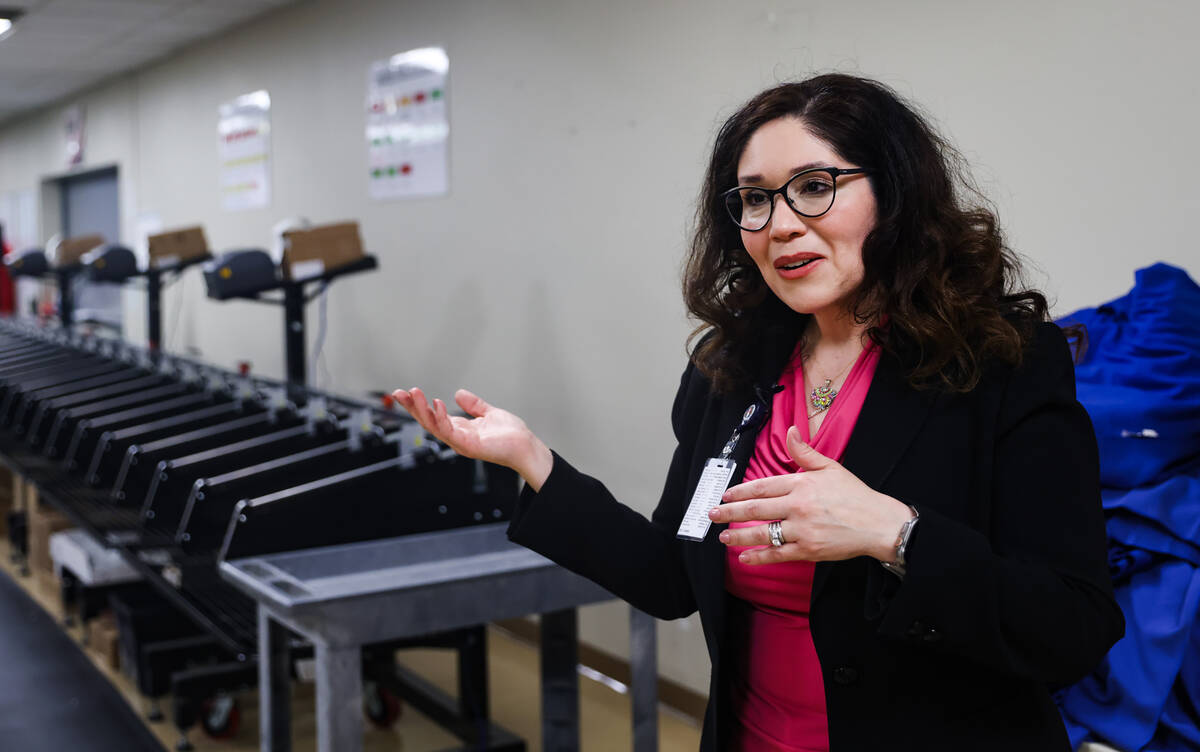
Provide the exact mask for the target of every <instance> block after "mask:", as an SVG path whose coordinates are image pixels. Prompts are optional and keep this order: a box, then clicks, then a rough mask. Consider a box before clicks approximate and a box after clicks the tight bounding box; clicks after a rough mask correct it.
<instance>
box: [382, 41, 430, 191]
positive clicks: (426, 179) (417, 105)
mask: <svg viewBox="0 0 1200 752" xmlns="http://www.w3.org/2000/svg"><path fill="white" fill-rule="evenodd" d="M449 69H450V59H449V58H448V57H447V56H446V51H445V50H443V49H442V48H440V47H424V48H421V49H417V50H409V51H408V52H403V53H400V54H399V55H393V56H392V57H391V58H389V59H387V60H380V61H378V62H376V63H373V64H372V65H371V66H370V68H369V70H368V72H367V131H366V136H367V174H368V182H367V186H368V188H367V192H368V194H369V195H370V197H371V198H374V199H396V198H410V197H414V196H442V195H445V194H446V192H447V191H448V190H449V177H448V174H449V165H448V159H447V145H448V142H449V138H450V123H449V120H448V119H447V116H446V94H447V92H446V75H447V73H448V72H449Z"/></svg>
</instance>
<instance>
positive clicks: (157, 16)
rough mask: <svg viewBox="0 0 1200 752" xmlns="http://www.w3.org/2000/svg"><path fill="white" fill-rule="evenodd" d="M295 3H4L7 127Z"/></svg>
mask: <svg viewBox="0 0 1200 752" xmlns="http://www.w3.org/2000/svg"><path fill="white" fill-rule="evenodd" d="M291 2H293V0H0V8H2V9H4V10H10V9H17V10H20V11H23V12H24V15H23V16H21V18H20V19H19V20H18V21H17V22H16V24H15V26H14V27H13V29H12V31H11V33H10V34H9V35H8V36H7V37H5V38H3V39H0V123H3V122H4V121H6V120H10V119H12V118H13V117H15V116H17V115H20V114H21V113H23V112H27V111H29V110H33V109H35V108H38V107H41V106H43V105H47V104H50V103H51V102H54V101H55V100H58V99H61V98H63V97H65V96H67V95H69V94H72V93H74V92H77V91H80V90H81V89H85V88H87V87H89V86H91V85H92V84H95V83H97V82H99V81H102V80H103V79H106V78H109V77H110V76H114V75H116V74H118V73H122V72H125V71H129V70H133V69H135V68H139V67H141V66H143V65H145V64H147V63H149V62H151V61H153V60H156V59H158V58H161V57H163V56H165V55H167V54H169V53H171V52H173V51H175V50H178V49H179V48H181V47H185V46H187V45H189V44H192V43H193V42H196V41H198V40H200V39H203V38H205V37H210V36H213V35H215V34H217V33H219V32H222V31H226V30H228V29H231V28H233V27H235V26H238V25H240V24H243V23H245V22H247V21H249V20H250V19H252V18H254V17H256V16H259V15H262V14H263V13H266V12H268V11H271V10H273V9H275V8H277V7H279V6H282V5H287V4H289V3H291Z"/></svg>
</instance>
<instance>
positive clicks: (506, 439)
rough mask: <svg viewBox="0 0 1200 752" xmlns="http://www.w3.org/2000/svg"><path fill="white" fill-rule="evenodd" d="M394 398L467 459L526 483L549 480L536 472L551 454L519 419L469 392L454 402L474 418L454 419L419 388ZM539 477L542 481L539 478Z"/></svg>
mask: <svg viewBox="0 0 1200 752" xmlns="http://www.w3.org/2000/svg"><path fill="white" fill-rule="evenodd" d="M392 396H393V397H395V399H396V401H397V402H399V403H400V405H401V406H402V407H404V409H405V410H408V412H409V413H411V414H412V416H413V417H414V418H415V419H416V420H417V422H418V423H420V424H421V426H422V427H423V428H424V429H425V430H426V431H428V432H429V433H431V434H433V435H434V436H436V437H437V438H438V440H440V441H441V442H443V443H444V444H446V445H447V446H449V447H450V448H451V449H453V450H454V451H456V452H458V453H459V454H461V455H463V456H464V457H470V458H472V459H478V460H483V461H484V462H494V463H496V464H497V465H504V466H506V467H511V468H513V469H514V470H516V471H517V472H519V473H521V474H522V475H523V476H525V479H526V481H529V482H531V483H535V485H537V486H540V485H541V483H540V480H541V479H544V477H545V476H544V475H542V474H541V473H540V472H537V470H536V469H535V468H536V467H538V466H540V464H544V460H546V459H549V450H548V449H545V445H543V444H542V443H541V441H540V440H539V439H538V438H537V437H536V436H534V434H533V432H532V431H530V430H529V427H528V426H526V425H525V421H523V420H521V419H520V418H519V417H517V416H516V415H514V414H512V413H510V412H508V411H507V410H502V409H500V408H498V407H494V406H492V405H489V404H488V403H487V402H485V401H484V400H483V399H481V398H480V397H478V396H477V395H475V394H472V393H471V392H468V391H467V390H466V389H459V390H458V391H457V392H455V393H454V401H455V402H456V403H458V406H459V407H461V408H462V409H463V411H464V412H465V413H467V415H470V416H472V417H470V418H464V417H461V416H458V415H450V414H449V413H448V412H447V411H446V404H445V403H444V402H442V401H441V400H440V399H435V400H433V404H432V405H431V404H430V403H429V400H428V399H427V398H426V397H425V393H424V392H422V391H421V390H420V389H419V388H416V387H414V388H412V389H397V390H396V391H395V392H393V393H392ZM546 472H547V473H548V472H549V469H548V468H546ZM529 473H532V474H533V476H534V477H530V475H529ZM539 475H541V478H538V477H536V476H539Z"/></svg>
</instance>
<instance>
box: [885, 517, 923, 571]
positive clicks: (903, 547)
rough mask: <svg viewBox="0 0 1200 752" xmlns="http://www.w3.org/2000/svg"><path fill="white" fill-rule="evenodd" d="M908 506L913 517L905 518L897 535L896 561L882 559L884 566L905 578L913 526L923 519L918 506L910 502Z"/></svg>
mask: <svg viewBox="0 0 1200 752" xmlns="http://www.w3.org/2000/svg"><path fill="white" fill-rule="evenodd" d="M908 508H909V509H911V510H912V517H909V518H908V519H907V520H905V522H904V524H903V525H901V526H900V533H899V535H897V536H896V558H895V560H894V561H881V562H879V563H880V564H882V565H883V568H884V569H886V570H887V571H889V572H891V573H892V574H894V575H896V576H897V577H900V578H901V579H903V578H904V574H905V572H906V571H907V567H908V559H907V558H906V557H907V554H908V540H909V538H911V537H912V531H913V528H914V527H916V526H917V520H919V519H921V513H920V512H918V511H917V508H916V507H914V506H913V505H911V504H909V505H908Z"/></svg>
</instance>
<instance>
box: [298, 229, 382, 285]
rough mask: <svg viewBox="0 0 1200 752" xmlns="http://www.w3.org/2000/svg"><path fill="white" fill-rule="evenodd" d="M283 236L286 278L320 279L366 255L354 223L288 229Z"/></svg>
mask: <svg viewBox="0 0 1200 752" xmlns="http://www.w3.org/2000/svg"><path fill="white" fill-rule="evenodd" d="M283 237H284V240H285V241H286V247H285V250H284V252H283V269H284V274H286V275H287V277H288V279H308V278H310V277H319V276H320V275H321V274H323V273H325V272H326V271H328V270H331V269H337V268H339V267H342V266H346V265H347V264H351V263H353V262H355V261H358V260H359V259H361V258H362V257H363V256H365V255H366V254H365V253H364V252H363V246H362V237H361V236H360V235H359V233H358V223H357V222H339V223H337V224H332V225H322V226H321V227H309V228H307V229H303V230H289V231H288V232H285V233H284V234H283Z"/></svg>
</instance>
